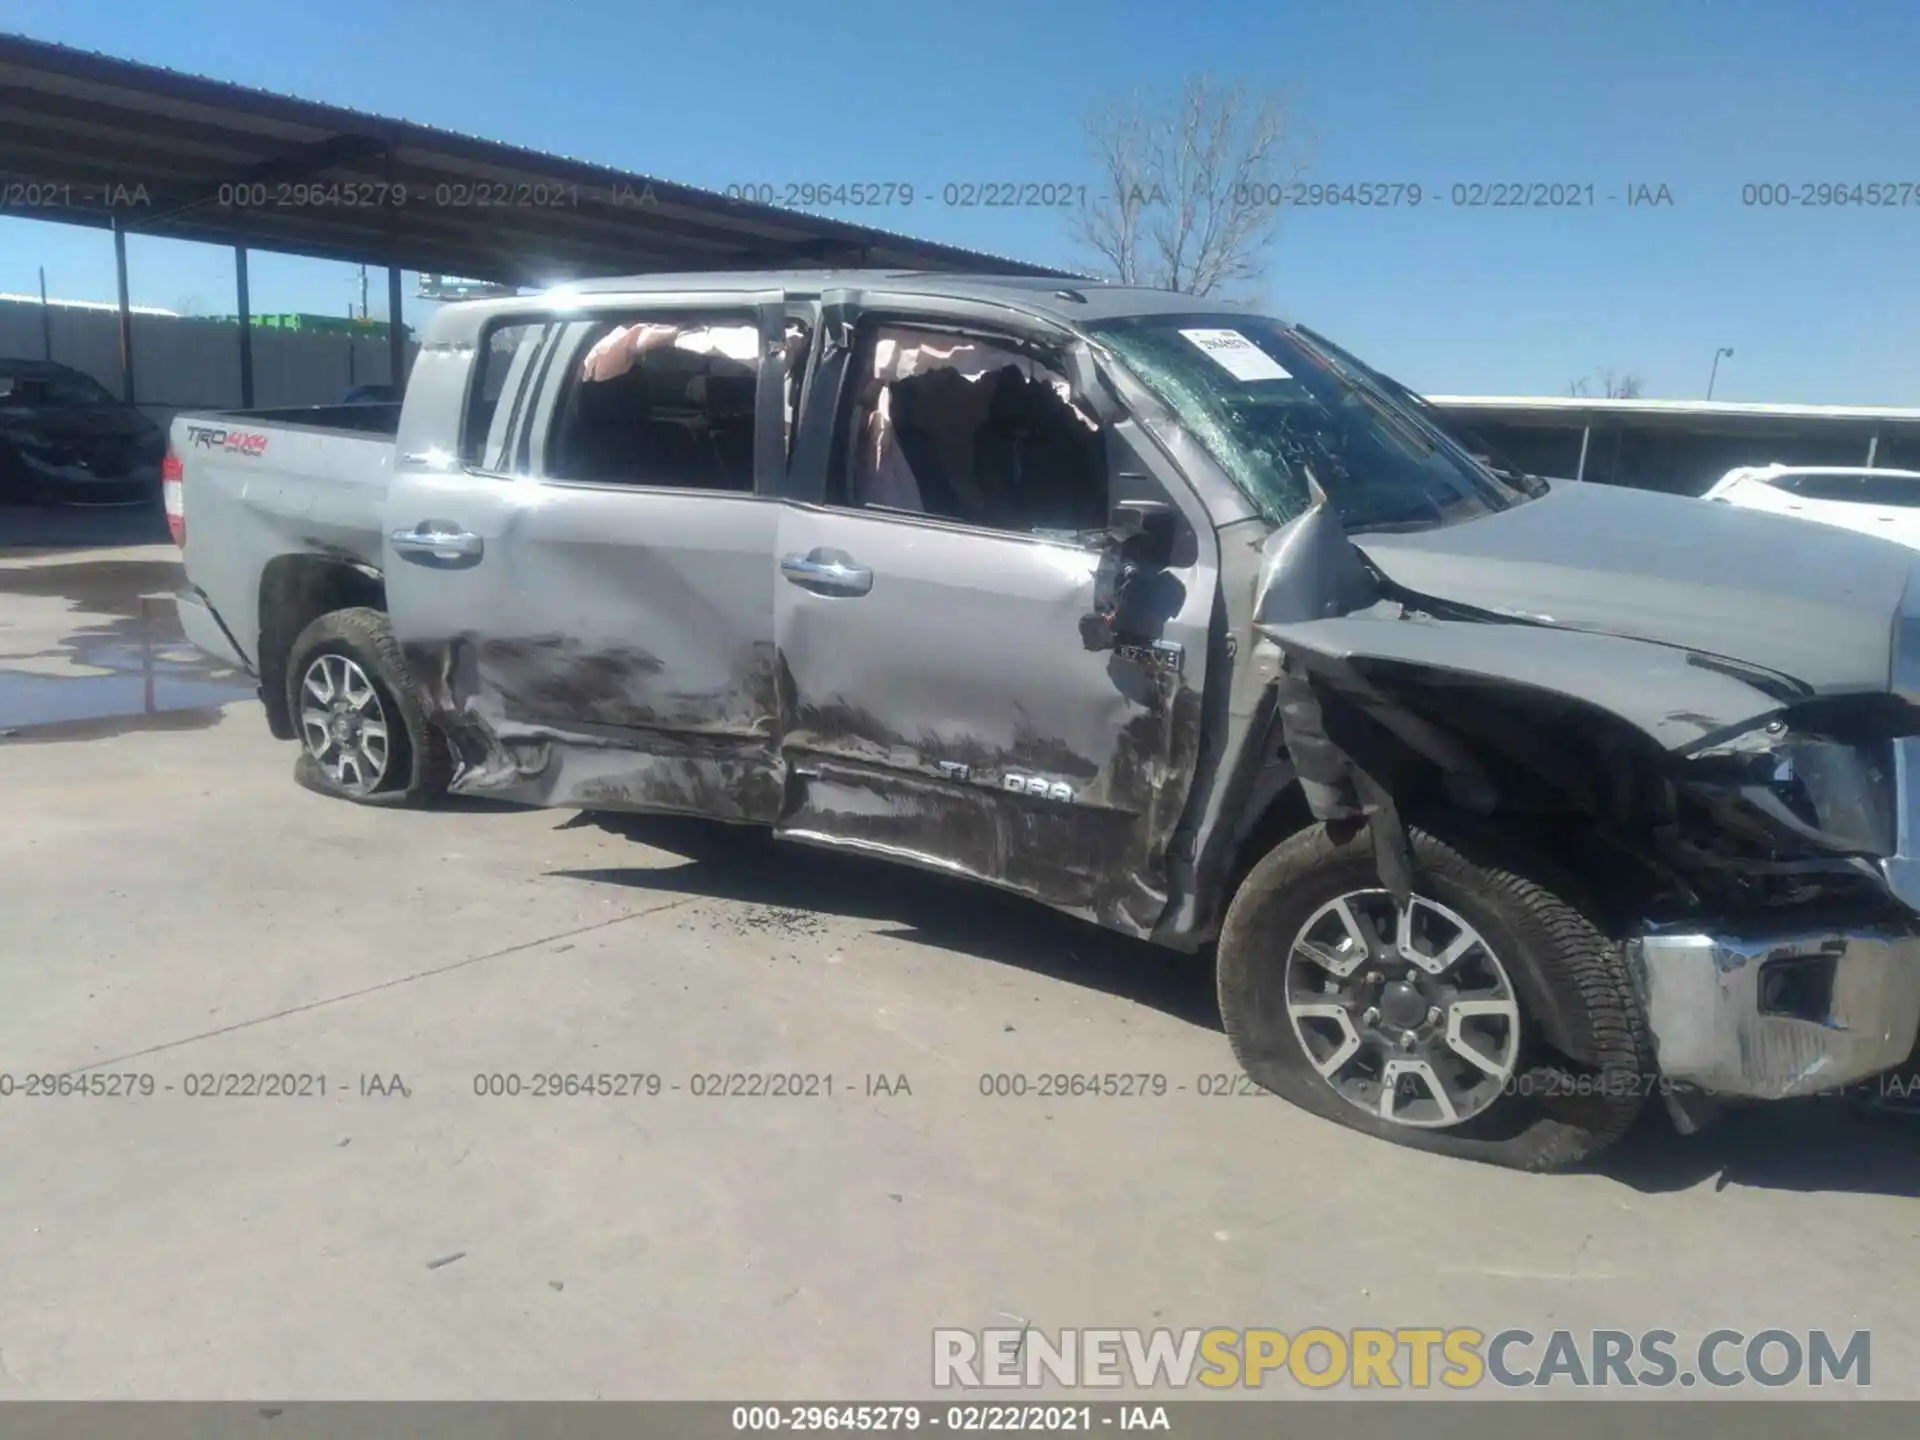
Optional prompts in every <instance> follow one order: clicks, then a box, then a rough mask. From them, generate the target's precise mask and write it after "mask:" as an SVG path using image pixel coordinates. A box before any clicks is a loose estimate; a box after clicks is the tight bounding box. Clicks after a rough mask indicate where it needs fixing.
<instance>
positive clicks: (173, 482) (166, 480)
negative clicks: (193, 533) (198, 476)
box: [160, 450, 187, 550]
mask: <svg viewBox="0 0 1920 1440" xmlns="http://www.w3.org/2000/svg"><path fill="white" fill-rule="evenodd" d="M186 479H187V467H186V466H185V465H183V464H182V463H181V462H180V457H179V456H178V455H176V454H174V453H173V451H172V450H168V451H167V458H166V459H164V460H162V461H161V462H160V495H161V498H162V499H164V500H165V501H166V505H167V529H168V530H170V531H171V532H172V533H173V543H174V544H176V545H178V546H179V547H180V548H181V549H183V550H184V549H185V548H186V545H187V494H186Z"/></svg>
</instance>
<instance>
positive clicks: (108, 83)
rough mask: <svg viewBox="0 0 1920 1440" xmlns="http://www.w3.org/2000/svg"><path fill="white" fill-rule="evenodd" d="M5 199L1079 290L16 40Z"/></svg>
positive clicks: (517, 275)
mask: <svg viewBox="0 0 1920 1440" xmlns="http://www.w3.org/2000/svg"><path fill="white" fill-rule="evenodd" d="M0 183H6V184H10V185H18V186H38V187H42V190H44V189H45V188H46V187H54V188H55V190H56V192H57V194H58V201H57V203H54V204H48V205H14V206H11V207H8V208H7V209H6V210H5V212H4V213H10V214H14V215H27V216H31V217H32V218H35V219H42V220H60V221H64V222H67V223H72V224H81V225H91V226H96V227H101V228H106V227H109V226H111V225H112V224H114V223H115V222H116V221H117V222H118V223H119V224H121V225H122V226H124V227H125V228H126V229H127V230H128V231H129V232H130V233H137V234H155V235H166V236H170V237H172V238H176V239H183V240H199V241H205V242H209V243H213V244H222V245H247V246H250V247H253V248H257V249H262V250H278V251H284V252H286V253H290V254H299V255H313V256H318V257H321V258H326V259H336V260H344V261H348V262H350V263H365V264H381V265H388V264H391V265H398V266H401V267H403V268H405V269H410V270H424V271H430V272H433V273H437V274H450V275H463V276H471V277H473V278H475V279H482V280H494V281H499V282H502V283H506V284H514V285H545V284H551V283H553V282H555V281H558V280H562V279H568V278H585V277H588V276H598V275H612V274H633V273H635V272H648V271H657V270H733V269H762V268H768V267H773V266H786V265H806V264H823V265H858V266H881V267H888V268H896V267H897V268H912V269H922V270H940V271H952V270H962V271H970V272H976V273H982V272H984V273H995V274H1016V275H1033V276H1048V277H1052V276H1057V277H1060V278H1062V279H1083V278H1084V277H1081V276H1077V275H1074V274H1072V273H1071V272H1069V271H1064V270H1057V269H1054V268H1052V267H1048V266H1041V265H1033V264H1029V263H1027V262H1024V261H1020V260H1014V259H1009V258H1008V257H1005V256H1000V255H992V254H987V253H984V252H981V251H974V250H966V249H962V248H960V247H958V246H952V245H941V244H937V243H935V242H933V241H928V240H921V239H916V238H914V237H912V236H909V235H903V234H900V233H898V232H896V231H890V230H883V229H879V228H877V227H874V226H869V225H854V224H850V223H848V222H846V221H842V220H833V219H828V218H826V217H825V216H822V215H817V214H812V213H808V212H803V211H794V210H784V209H781V208H779V207H778V206H773V205H761V204H755V203H751V202H747V201H740V200H730V199H728V198H727V197H725V196H723V195H719V194H716V193H714V192H713V191H710V190H702V189H699V188H698V187H696V186H691V185H680V184H676V183H674V182H672V181H666V180H662V179H659V178H658V177H655V176H649V175H643V174H639V173H637V172H633V171H627V170H621V169H619V168H617V167H614V166H609V165H603V164H598V163H593V162H589V161H584V160H577V159H573V158H571V157H567V156H560V155H550V154H543V153H541V152H538V151H534V150H528V149H524V148H521V147H518V146H513V145H506V144H502V143H500V142H497V141H492V140H486V139H482V138H480V137H477V136H472V135H463V134H460V133H458V132H456V131H452V130H445V129H440V128H438V127H435V126H431V125H421V124H417V123H415V122H412V121H407V120H398V119H393V118H391V117H388V116H380V115H371V114H367V113H365V112H362V111H357V110H350V109H346V108H344V107H341V106H337V105H326V104H320V103H317V102H315V101H310V100H301V99H297V98H295V97H292V96H288V95H277V94H273V93H271V92H269V91H265V90H256V89H251V88H249V87H246V86H241V85H235V84H231V83H229V82H227V81H222V80H213V79H209V78H207V77H205V76H200V75H190V74H187V73H184V72H182V71H177V70H169V69H166V68H163V67H161V66H156V65H142V64H137V63H135V62H133V61H129V60H121V59H117V58H114V57H112V56H107V55H101V54H98V53H96V52H92V51H85V50H78V49H74V48H72V47H69V46H64V45H54V44H49V43H47V42H45V41H39V40H31V39H28V38H26V37H24V36H19V35H0ZM236 187H240V188H236ZM302 187H304V188H302ZM316 187H317V188H316ZM14 193H15V194H20V193H22V192H19V191H16V192H14ZM402 196H404V199H402V198H401V197H402Z"/></svg>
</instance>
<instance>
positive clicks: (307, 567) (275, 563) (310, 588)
mask: <svg viewBox="0 0 1920 1440" xmlns="http://www.w3.org/2000/svg"><path fill="white" fill-rule="evenodd" d="M362 607H364V608H366V609H369V610H378V611H381V612H382V613H385V611H386V608H387V587H386V581H385V578H384V577H383V576H382V575H381V573H380V572H379V571H378V570H376V569H374V568H373V567H372V566H370V565H367V564H365V563H364V562H362V561H359V560H355V559H352V558H351V557H349V556H344V555H328V554H312V553H302V554H295V555H280V556H276V557H275V558H274V559H273V560H271V561H269V562H268V563H267V568H266V569H265V570H263V571H262V572H261V574H260V640H259V657H258V663H259V667H260V698H261V701H262V703H264V704H265V706H266V710H267V725H268V727H269V728H270V729H271V730H272V731H273V734H274V736H275V738H276V739H280V740H292V739H294V738H295V736H296V731H295V728H294V724H293V716H292V715H291V714H290V713H289V712H288V709H287V659H288V657H289V656H290V655H291V654H292V651H293V642H294V641H295V640H296V639H298V638H299V635H300V632H301V631H303V630H305V629H306V628H307V626H308V625H310V624H312V623H313V622H314V621H315V620H318V619H319V618H320V617H321V616H322V615H326V614H330V613H331V612H333V611H335V610H351V609H356V608H362Z"/></svg>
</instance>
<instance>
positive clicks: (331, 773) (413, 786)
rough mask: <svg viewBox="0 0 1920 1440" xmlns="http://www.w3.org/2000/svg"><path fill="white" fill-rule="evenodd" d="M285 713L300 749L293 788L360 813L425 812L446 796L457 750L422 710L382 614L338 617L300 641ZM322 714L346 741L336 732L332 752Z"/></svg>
mask: <svg viewBox="0 0 1920 1440" xmlns="http://www.w3.org/2000/svg"><path fill="white" fill-rule="evenodd" d="M355 677H358V678H357V679H356V678H355ZM310 682H311V683H310ZM323 690H327V691H330V692H331V693H332V695H333V697H334V698H331V699H329V698H327V697H326V696H324V695H322V693H321V692H322V691H323ZM287 714H288V716H289V718H290V719H291V720H292V722H293V730H294V736H295V738H296V739H297V740H298V741H299V743H300V758H299V759H298V760H297V761H296V762H295V764H294V772H293V773H294V779H295V780H297V781H299V783H300V784H302V785H304V786H305V787H306V788H307V789H309V790H314V791H317V792H318V793H320V794H322V795H330V796H333V797H335V798H337V799H342V800H352V801H354V802H356V803H357V804H362V805H419V806H424V805H431V804H432V803H433V802H434V801H436V800H438V799H439V798H440V797H441V796H442V795H444V794H446V791H447V785H448V782H449V781H450V780H451V779H452V778H453V752H452V749H451V747H450V746H449V745H448V743H447V739H446V736H445V735H444V734H442V733H441V731H440V730H439V728H438V727H437V726H435V725H434V724H432V722H430V721H429V720H428V719H427V716H426V712H425V711H424V710H423V709H422V708H421V705H420V701H419V699H418V697H417V693H416V691H415V689H414V686H413V682H412V679H411V678H410V677H409V675H408V673H407V666H406V661H405V660H404V659H403V658H402V657H401V654H400V645H399V642H398V641H396V640H395V639H394V638H393V632H392V631H391V630H390V629H388V628H387V617H386V616H385V615H383V614H381V613H380V612H379V611H378V610H370V609H365V608H357V609H352V610H335V611H333V612H332V613H331V614H327V615H322V616H321V617H320V618H319V619H318V620H315V621H314V622H313V623H312V624H311V625H309V626H307V628H306V629H304V630H302V631H301V632H300V634H299V637H298V638H297V639H295V641H294V642H293V649H292V650H291V651H290V652H289V653H288V659H287ZM317 714H324V715H326V716H329V717H333V718H334V719H338V720H341V721H342V722H343V729H344V732H345V734H346V735H347V739H346V740H345V741H344V742H343V741H342V738H341V736H342V731H337V730H334V729H333V728H332V725H331V723H330V724H329V725H328V726H327V730H328V737H327V738H328V739H330V740H331V741H332V742H333V743H332V744H330V745H328V746H326V747H324V748H323V747H322V746H321V744H320V737H319V736H317V735H316V733H315V731H314V728H313V725H314V721H315V717H316V715H317ZM370 717H371V718H372V720H373V724H374V725H377V726H378V727H379V728H380V729H381V730H382V731H383V732H384V735H383V738H384V742H385V743H384V745H383V746H376V745H375V743H374V740H373V736H372V729H371V727H370V726H369V723H368V722H369V718H370ZM350 752H357V753H358V758H357V759H355V758H352V756H351V753H350Z"/></svg>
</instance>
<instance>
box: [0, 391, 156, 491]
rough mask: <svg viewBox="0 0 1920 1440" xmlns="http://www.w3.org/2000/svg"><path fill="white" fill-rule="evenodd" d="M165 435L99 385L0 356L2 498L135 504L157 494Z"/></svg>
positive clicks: (0, 482)
mask: <svg viewBox="0 0 1920 1440" xmlns="http://www.w3.org/2000/svg"><path fill="white" fill-rule="evenodd" d="M166 451H167V437H166V432H165V431H164V430H162V429H161V428H160V427H159V426H158V425H156V424H155V423H154V422H153V421H151V420H149V419H148V418H147V417H146V416H145V415H142V414H141V413H140V412H139V411H138V410H136V409H134V408H133V407H132V406H131V405H128V404H126V403H125V402H124V401H121V400H118V399H116V398H115V397H114V396H113V395H112V394H111V393H110V392H109V391H108V390H107V389H106V388H105V387H104V386H103V385H101V384H100V382H99V381H97V380H95V379H94V378H93V377H92V376H90V375H86V374H84V373H82V372H81V371H78V370H75V369H73V368H71V367H70V366H66V365H59V364H55V363H54V362H53V361H50V360H8V359H0V500H7V501H14V502H24V503H28V504H53V505H133V504H141V503H144V502H151V501H153V500H155V499H157V498H158V496H159V494H160V462H161V460H162V459H163V458H164V457H165V455H166Z"/></svg>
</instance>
